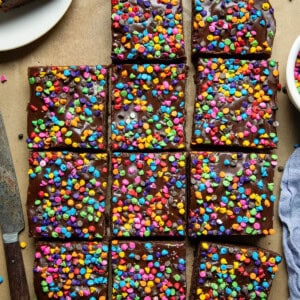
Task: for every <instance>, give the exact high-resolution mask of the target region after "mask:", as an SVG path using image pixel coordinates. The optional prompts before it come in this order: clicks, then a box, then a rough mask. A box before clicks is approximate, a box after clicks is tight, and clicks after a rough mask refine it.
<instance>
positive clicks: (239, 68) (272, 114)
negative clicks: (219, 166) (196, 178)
mask: <svg viewBox="0 0 300 300" xmlns="http://www.w3.org/2000/svg"><path fill="white" fill-rule="evenodd" d="M195 82H196V99H195V107H194V116H193V118H194V122H193V131H192V141H191V144H192V146H193V147H195V146H199V145H213V146H230V147H232V146H237V147H246V148H255V149H257V148H268V149H272V148H276V147H277V144H278V136H277V130H276V128H277V126H278V125H279V123H278V121H276V110H277V106H276V102H277V90H278V86H279V72H278V64H277V63H276V62H275V61H274V60H259V61H254V60H241V59H234V58H228V59H223V58H204V59H199V60H198V64H197V73H196V76H195Z"/></svg>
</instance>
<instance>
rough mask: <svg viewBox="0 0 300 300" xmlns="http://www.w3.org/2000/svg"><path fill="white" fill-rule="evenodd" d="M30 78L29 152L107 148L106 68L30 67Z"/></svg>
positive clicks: (98, 66)
mask: <svg viewBox="0 0 300 300" xmlns="http://www.w3.org/2000/svg"><path fill="white" fill-rule="evenodd" d="M28 76H29V85H30V93H31V99H30V103H29V105H28V139H27V143H28V147H29V148H30V149H50V148H71V147H72V148H80V149H95V150H104V149H105V148H106V136H107V132H106V131H107V128H106V127H107V126H106V122H107V120H106V119H107V113H106V110H107V99H108V95H107V88H108V83H107V80H108V69H107V67H106V66H101V65H96V66H49V67H30V68H29V69H28Z"/></svg>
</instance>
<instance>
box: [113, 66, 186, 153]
mask: <svg viewBox="0 0 300 300" xmlns="http://www.w3.org/2000/svg"><path fill="white" fill-rule="evenodd" d="M186 77H187V67H186V65H185V64H170V65H166V64H125V65H115V66H113V68H112V87H111V88H112V95H111V97H112V118H111V119H112V124H111V129H112V138H111V139H112V150H113V151H132V150H140V151H149V150H169V149H183V148H185V132H184V125H185V82H186Z"/></svg>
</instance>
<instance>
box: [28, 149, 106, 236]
mask: <svg viewBox="0 0 300 300" xmlns="http://www.w3.org/2000/svg"><path fill="white" fill-rule="evenodd" d="M107 160H108V156H107V154H91V153H72V152H66V151H64V152H59V151H57V152H50V151H48V152H33V153H32V154H31V157H30V158H29V164H30V168H29V171H28V175H29V187H28V200H27V208H28V209H27V211H28V219H29V224H30V232H31V234H32V235H33V236H34V237H43V238H54V239H57V238H60V239H70V238H79V239H93V238H102V237H103V235H104V234H105V231H106V228H105V215H104V214H105V198H106V190H107V180H108V166H107Z"/></svg>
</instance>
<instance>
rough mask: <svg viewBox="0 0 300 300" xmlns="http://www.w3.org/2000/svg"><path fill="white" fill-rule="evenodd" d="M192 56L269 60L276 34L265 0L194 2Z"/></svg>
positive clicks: (270, 9) (269, 5) (271, 11)
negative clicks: (246, 57) (224, 56)
mask: <svg viewBox="0 0 300 300" xmlns="http://www.w3.org/2000/svg"><path fill="white" fill-rule="evenodd" d="M192 3H193V12H192V55H193V56H194V58H196V57H199V56H203V55H214V56H217V55H227V56H234V57H236V56H248V57H250V56H251V57H253V58H254V57H255V58H259V59H261V58H269V57H270V56H271V52H272V46H273V41H274V37H275V31H276V21H275V18H274V9H273V8H272V6H271V4H270V2H269V1H268V0H242V1H241V0H223V1H215V0H193V1H192Z"/></svg>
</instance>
